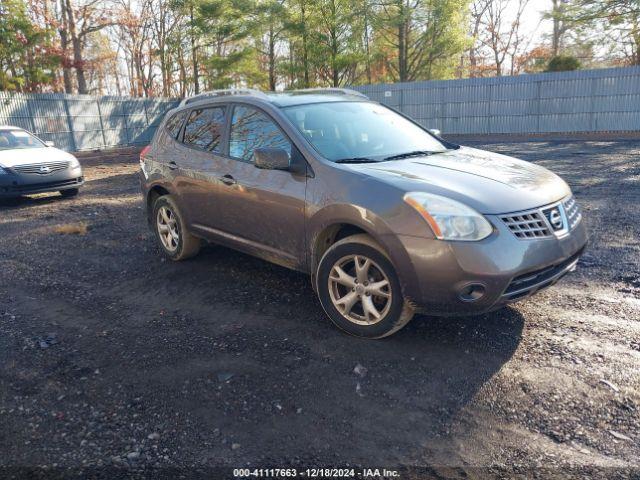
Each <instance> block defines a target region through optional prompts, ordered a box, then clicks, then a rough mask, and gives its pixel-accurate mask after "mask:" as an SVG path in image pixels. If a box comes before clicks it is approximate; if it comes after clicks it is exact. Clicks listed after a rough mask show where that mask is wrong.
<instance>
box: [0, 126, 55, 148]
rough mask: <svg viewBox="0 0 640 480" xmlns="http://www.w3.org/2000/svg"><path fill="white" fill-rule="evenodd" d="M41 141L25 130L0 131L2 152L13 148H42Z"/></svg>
mask: <svg viewBox="0 0 640 480" xmlns="http://www.w3.org/2000/svg"><path fill="white" fill-rule="evenodd" d="M44 146H45V144H44V143H42V141H41V140H39V139H38V138H36V137H34V136H33V135H31V134H30V133H29V132H25V131H24V130H0V150H11V149H13V148H42V147H44Z"/></svg>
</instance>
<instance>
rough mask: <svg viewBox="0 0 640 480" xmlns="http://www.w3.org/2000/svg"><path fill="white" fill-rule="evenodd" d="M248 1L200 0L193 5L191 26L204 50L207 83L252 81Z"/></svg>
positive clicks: (251, 17)
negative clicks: (193, 13) (195, 8)
mask: <svg viewBox="0 0 640 480" xmlns="http://www.w3.org/2000/svg"><path fill="white" fill-rule="evenodd" d="M247 12H255V5H254V3H253V1H252V0H203V1H202V2H201V3H199V4H198V6H197V16H196V18H195V25H196V28H197V31H198V33H199V35H200V36H201V38H202V39H203V40H202V43H203V45H204V48H205V49H206V51H207V52H206V53H207V59H206V62H205V63H206V67H207V72H208V76H207V85H208V87H209V88H227V87H230V86H233V85H241V84H242V83H249V84H255V83H256V77H258V76H259V73H260V72H259V70H258V68H257V65H255V64H252V63H251V62H250V61H249V60H250V58H251V56H252V53H253V51H252V50H253V49H252V46H251V45H250V42H249V37H250V35H251V34H252V33H253V32H254V31H255V28H256V17H255V16H254V15H255V14H254V15H252V14H248V13H247Z"/></svg>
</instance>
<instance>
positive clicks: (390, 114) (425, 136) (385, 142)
mask: <svg viewBox="0 0 640 480" xmlns="http://www.w3.org/2000/svg"><path fill="white" fill-rule="evenodd" d="M283 110H284V113H285V115H286V116H287V117H288V118H289V120H290V121H291V122H292V123H293V124H294V125H295V126H296V127H297V128H298V130H300V132H302V134H303V135H304V136H305V137H306V138H307V139H308V140H309V142H310V143H311V144H312V145H313V146H314V147H315V148H316V150H318V152H320V154H321V155H322V156H323V157H325V158H326V159H328V160H331V161H333V162H352V163H362V162H366V161H382V160H390V159H392V158H389V157H395V158H402V157H404V156H405V155H407V154H410V155H411V154H414V153H418V152H420V153H424V154H425V155H428V154H430V153H436V152H443V151H445V150H446V149H447V147H446V146H445V145H443V144H442V143H441V142H440V141H438V140H437V139H436V138H435V137H433V136H432V135H430V134H429V133H428V132H426V131H425V130H423V129H422V128H420V127H419V126H418V125H416V124H415V123H413V122H411V121H409V120H407V119H406V118H404V117H402V116H401V115H398V114H397V113H395V112H394V111H393V110H390V109H388V108H386V107H384V106H382V105H379V104H377V103H368V102H333V103H314V104H307V105H296V106H292V107H286V108H284V109H283Z"/></svg>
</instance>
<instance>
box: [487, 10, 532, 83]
mask: <svg viewBox="0 0 640 480" xmlns="http://www.w3.org/2000/svg"><path fill="white" fill-rule="evenodd" d="M487 1H488V4H487V8H486V10H485V11H484V14H483V16H482V18H481V21H480V23H481V25H482V27H483V29H482V34H481V35H480V36H479V40H480V43H481V44H482V45H483V46H484V47H486V48H488V49H489V51H490V52H491V56H492V60H493V65H494V68H495V73H496V75H497V76H498V77H499V76H501V75H502V74H503V73H504V68H503V67H504V63H505V61H506V60H510V67H511V68H510V73H511V74H512V75H513V74H514V73H515V66H516V62H515V59H516V57H517V56H518V55H520V53H521V49H522V45H523V43H524V42H523V38H522V35H521V32H520V26H521V20H522V15H523V13H524V11H525V9H526V7H527V5H528V3H529V0H516V1H517V6H516V10H515V12H513V14H512V15H510V13H509V10H508V7H509V0H487Z"/></svg>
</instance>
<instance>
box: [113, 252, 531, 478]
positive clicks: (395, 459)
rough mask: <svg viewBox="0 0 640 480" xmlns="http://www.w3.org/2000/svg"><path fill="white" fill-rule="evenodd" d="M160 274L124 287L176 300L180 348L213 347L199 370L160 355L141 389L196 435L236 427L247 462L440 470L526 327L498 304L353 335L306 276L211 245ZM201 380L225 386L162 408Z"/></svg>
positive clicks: (206, 456) (162, 300)
mask: <svg viewBox="0 0 640 480" xmlns="http://www.w3.org/2000/svg"><path fill="white" fill-rule="evenodd" d="M158 275H159V277H160V278H159V279H158V282H157V283H156V282H155V281H154V282H153V284H150V283H149V282H145V284H142V283H141V284H139V285H135V286H132V285H131V284H128V285H127V286H126V287H123V288H127V289H128V290H133V291H135V292H137V294H138V295H143V296H145V297H147V301H150V302H151V303H153V301H152V300H150V299H151V297H154V298H157V299H158V303H159V304H162V305H164V306H169V304H168V301H167V299H172V300H171V302H170V306H169V308H170V309H171V311H173V312H175V315H176V316H177V318H187V319H189V321H188V329H186V330H185V331H180V330H176V329H175V328H179V327H176V326H175V325H174V327H175V328H174V329H173V330H172V331H173V335H174V337H173V338H172V342H173V344H174V345H183V346H184V347H185V348H187V345H188V346H189V349H190V351H192V350H193V348H194V346H193V341H194V337H198V338H208V339H209V341H208V343H207V345H208V346H207V347H203V348H204V352H203V353H202V354H201V355H199V356H198V357H197V360H194V357H193V355H192V354H191V356H189V355H184V354H185V353H186V352H184V351H182V352H181V351H180V350H181V349H180V348H179V347H177V348H178V351H175V352H173V351H171V350H167V349H165V350H164V351H163V355H162V358H159V359H158V361H159V362H161V365H160V364H159V365H158V367H159V368H160V370H158V371H155V370H153V369H149V370H147V371H146V372H145V374H144V375H145V377H144V379H142V378H141V379H139V380H138V381H140V382H141V383H142V384H147V385H149V388H152V389H153V390H154V391H156V392H162V393H161V396H162V397H163V398H164V400H163V401H164V402H168V403H172V404H173V403H174V402H177V403H176V404H175V405H174V407H175V408H182V409H186V410H187V411H189V412H190V414H191V415H192V416H193V417H195V420H194V421H195V422H196V423H197V424H198V425H200V426H201V428H202V429H203V431H214V430H216V429H218V430H224V431H233V432H234V433H233V436H234V439H235V440H234V441H237V442H239V443H241V444H242V445H243V455H244V458H245V459H246V460H252V461H261V460H264V458H263V455H264V454H265V450H264V448H261V447H260V446H261V445H270V447H269V449H268V452H269V453H270V458H271V459H280V460H285V459H286V460H287V461H289V460H288V459H291V458H298V459H300V462H302V463H305V462H316V463H317V462H321V463H322V462H325V463H327V464H333V465H335V464H345V463H349V464H353V463H356V464H362V465H366V464H368V465H370V464H371V461H372V459H375V460H376V461H377V462H379V463H380V464H383V465H384V464H388V465H392V464H393V465H396V464H398V463H401V464H418V465H424V464H425V463H424V462H429V463H431V462H432V461H435V460H438V461H443V460H442V458H441V455H442V454H443V453H442V452H444V454H445V456H447V455H448V456H450V461H453V462H454V463H455V456H456V448H457V447H456V446H455V441H454V439H452V438H450V436H449V432H450V429H451V425H452V422H454V421H456V420H457V419H458V417H459V415H460V413H461V411H462V410H463V409H464V408H465V406H467V405H468V404H469V402H470V401H471V400H472V399H473V398H474V396H475V395H476V394H477V393H478V391H479V390H480V389H481V388H482V387H483V386H484V385H485V384H486V383H487V382H489V381H490V380H491V379H492V377H493V376H494V375H495V374H496V372H498V371H499V370H500V369H501V368H502V367H503V365H504V364H505V363H506V362H508V361H509V359H510V358H511V357H512V356H513V354H514V352H515V351H516V349H517V347H518V345H519V343H520V340H521V336H522V331H523V326H524V318H523V316H522V314H521V313H520V312H519V311H518V310H516V309H514V308H505V309H502V310H500V311H497V312H493V313H490V314H486V315H481V316H476V317H449V318H437V317H429V316H417V317H416V318H415V319H414V320H413V321H412V322H411V323H410V324H409V325H408V326H407V327H405V328H404V329H403V330H401V331H400V332H398V333H397V334H395V335H394V336H392V337H389V338H387V339H383V340H379V341H372V340H363V339H359V338H355V337H351V336H349V335H347V334H345V333H343V332H341V331H339V330H338V329H337V328H335V327H334V326H333V325H332V324H331V322H330V321H329V320H328V318H327V317H326V315H325V314H324V312H323V311H322V308H321V306H320V304H319V302H318V301H317V299H316V297H315V294H314V293H313V291H312V289H311V288H310V286H309V280H308V277H307V276H306V275H303V274H299V273H296V272H291V271H288V270H286V269H284V268H281V267H277V266H275V265H272V264H269V263H267V262H264V261H261V260H258V259H255V258H252V257H249V256H247V255H243V254H241V253H238V252H235V251H232V250H229V249H226V248H223V247H217V246H214V247H209V248H206V249H205V250H204V251H203V252H202V253H201V255H200V256H199V257H198V258H197V259H194V260H193V261H189V262H182V263H178V264H164V265H163V269H162V270H159V271H158ZM155 328H156V329H157V328H158V325H157V324H156V325H155ZM145 341H149V338H148V337H147V339H146V340H145ZM212 345H213V346H212ZM174 354H175V357H174ZM172 357H173V358H172ZM185 362H186V363H185ZM203 372H209V375H212V374H213V375H214V378H216V377H215V375H217V374H218V373H222V374H223V375H226V374H227V373H226V372H229V373H232V375H233V376H232V378H230V379H229V380H228V381H227V380H224V381H221V382H220V384H221V386H220V387H219V389H220V396H219V397H218V398H216V399H212V398H211V397H210V394H209V392H207V391H206V390H202V391H201V392H191V396H190V398H189V399H186V400H185V399H184V398H180V399H178V398H168V397H172V393H171V391H172V390H171V388H170V385H171V383H172V382H173V381H176V380H177V379H180V381H185V379H187V380H188V381H189V383H190V384H191V385H197V384H198V383H201V382H202V380H201V376H202V375H203ZM215 383H218V382H217V381H216V382H215ZM265 423H266V424H268V425H269V428H263V427H264V425H265ZM356 439H357V440H356ZM218 453H220V452H217V451H216V450H215V449H214V450H213V451H212V450H207V449H205V450H203V451H202V452H201V457H199V460H201V461H204V462H205V463H208V462H213V461H219V458H218V457H217V455H218ZM434 459H435V460H434Z"/></svg>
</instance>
